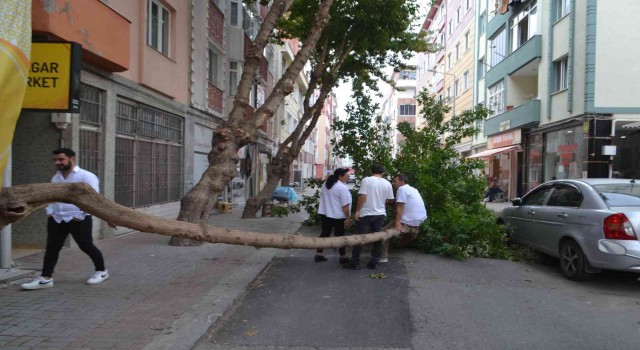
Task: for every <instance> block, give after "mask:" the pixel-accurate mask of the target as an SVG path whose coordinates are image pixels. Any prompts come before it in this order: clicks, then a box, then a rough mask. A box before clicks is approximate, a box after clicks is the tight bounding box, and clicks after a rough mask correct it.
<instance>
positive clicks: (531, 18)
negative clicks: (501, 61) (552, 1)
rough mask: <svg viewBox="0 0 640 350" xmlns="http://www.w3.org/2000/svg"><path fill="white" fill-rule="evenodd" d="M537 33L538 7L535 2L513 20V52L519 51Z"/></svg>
mask: <svg viewBox="0 0 640 350" xmlns="http://www.w3.org/2000/svg"><path fill="white" fill-rule="evenodd" d="M537 33H538V6H537V3H536V1H533V2H531V3H530V4H529V5H527V6H525V7H524V8H523V9H522V11H520V13H518V14H517V15H516V16H515V17H513V19H511V39H512V42H511V51H512V52H513V51H515V50H517V49H518V48H519V47H520V46H522V45H524V43H526V42H527V41H528V40H529V39H531V38H532V37H533V36H534V35H536V34H537Z"/></svg>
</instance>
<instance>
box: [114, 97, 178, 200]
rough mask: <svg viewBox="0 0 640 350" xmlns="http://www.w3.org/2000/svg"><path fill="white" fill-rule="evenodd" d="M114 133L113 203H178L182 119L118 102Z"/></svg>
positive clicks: (153, 109)
mask: <svg viewBox="0 0 640 350" xmlns="http://www.w3.org/2000/svg"><path fill="white" fill-rule="evenodd" d="M116 132H117V135H116V157H115V159H116V166H115V184H116V185H115V186H116V188H115V201H116V203H118V204H121V205H124V206H126V207H140V206H146V205H152V204H159V203H166V202H173V201H177V200H179V199H180V198H181V197H182V188H183V187H184V179H183V176H182V172H183V170H182V169H183V156H182V153H183V147H182V143H183V134H184V120H183V119H182V118H180V117H178V116H175V115H172V114H169V113H166V112H164V111H160V110H157V109H155V108H151V107H147V106H144V105H139V104H135V103H132V102H124V101H118V103H117V111H116Z"/></svg>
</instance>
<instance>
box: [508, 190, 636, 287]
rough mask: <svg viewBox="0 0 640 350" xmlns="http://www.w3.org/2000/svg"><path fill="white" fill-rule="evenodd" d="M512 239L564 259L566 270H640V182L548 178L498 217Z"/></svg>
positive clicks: (576, 276)
mask: <svg viewBox="0 0 640 350" xmlns="http://www.w3.org/2000/svg"><path fill="white" fill-rule="evenodd" d="M498 223H499V224H506V225H507V228H508V230H509V235H510V237H511V239H512V240H514V241H516V242H518V243H522V244H524V245H527V246H530V247H532V248H533V249H535V250H538V251H540V252H542V253H545V254H548V255H551V256H554V257H557V258H559V259H560V269H561V270H562V274H563V275H564V276H566V277H567V278H569V279H572V280H581V279H586V278H588V277H589V276H590V275H591V274H593V273H597V272H600V270H601V269H610V270H620V271H631V272H640V241H638V236H637V235H636V233H637V232H640V183H637V184H636V181H635V180H631V179H580V180H554V181H549V182H545V183H543V184H542V185H540V186H538V187H536V188H535V189H533V190H532V191H531V192H529V193H527V194H526V195H525V196H524V197H523V198H522V199H520V198H516V199H515V200H513V206H512V207H508V208H505V209H504V210H503V211H502V213H500V216H499V218H498Z"/></svg>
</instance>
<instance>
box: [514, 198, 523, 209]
mask: <svg viewBox="0 0 640 350" xmlns="http://www.w3.org/2000/svg"><path fill="white" fill-rule="evenodd" d="M511 203H513V206H514V207H519V206H521V205H522V199H520V198H516V199H514V200H513V202H511Z"/></svg>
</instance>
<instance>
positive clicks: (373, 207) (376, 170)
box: [342, 164, 393, 270]
mask: <svg viewBox="0 0 640 350" xmlns="http://www.w3.org/2000/svg"><path fill="white" fill-rule="evenodd" d="M384 173H385V168H384V167H383V166H382V165H378V164H376V165H373V166H372V167H371V176H368V177H366V178H364V179H362V182H361V183H360V190H359V191H358V202H357V206H356V213H355V218H356V234H360V235H363V234H367V233H374V232H379V231H381V230H382V226H383V225H384V219H385V217H386V215H387V211H386V205H387V204H389V203H391V201H393V188H392V187H391V183H390V182H389V181H387V180H386V179H385V178H383V176H384ZM361 252H362V246H361V245H356V246H353V247H352V248H351V261H350V262H349V263H348V264H344V265H342V267H344V268H346V269H353V270H359V269H360V253H361ZM381 252H382V242H381V241H378V242H374V243H373V247H372V251H371V259H370V260H369V263H367V267H368V268H370V269H373V270H375V269H376V265H377V264H378V261H379V259H380V254H381Z"/></svg>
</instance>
